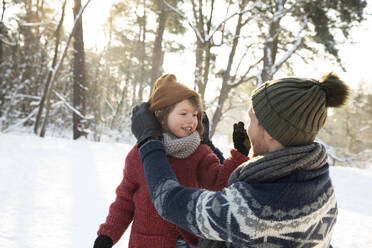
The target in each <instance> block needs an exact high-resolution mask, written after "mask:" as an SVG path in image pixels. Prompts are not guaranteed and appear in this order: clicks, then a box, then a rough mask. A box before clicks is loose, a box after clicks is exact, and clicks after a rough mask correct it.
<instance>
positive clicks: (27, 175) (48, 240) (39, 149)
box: [0, 134, 372, 248]
mask: <svg viewBox="0 0 372 248" xmlns="http://www.w3.org/2000/svg"><path fill="white" fill-rule="evenodd" d="M132 145H133V144H120V143H95V142H91V141H86V140H78V141H73V140H68V139H61V138H39V137H36V136H32V135H25V134H22V135H20V134H0V220H1V221H0V246H1V247H6V248H43V247H51V246H53V247H54V248H62V247H63V248H65V247H93V243H94V240H95V238H96V231H97V229H98V226H99V224H100V223H102V222H103V221H104V220H105V217H106V215H107V211H108V207H109V205H110V203H111V202H112V200H114V198H115V188H116V186H117V185H118V184H119V183H120V181H121V178H122V169H123V164H124V159H125V156H126V154H127V152H128V151H129V150H130V149H131V147H132ZM218 146H219V145H218V143H217V147H218ZM331 177H332V180H333V182H334V185H335V191H336V196H337V199H338V205H339V218H338V221H337V224H336V229H335V232H334V235H333V239H332V244H333V246H334V247H335V248H346V247H348V248H349V247H350V248H351V247H352V248H355V247H372V236H371V235H370V232H371V231H372V197H371V193H372V167H371V168H367V169H357V168H345V167H332V168H331ZM128 237H129V232H128V231H127V232H126V233H125V234H124V236H123V237H122V239H121V240H120V241H119V243H118V244H117V245H116V246H115V247H127V243H128Z"/></svg>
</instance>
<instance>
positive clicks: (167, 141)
mask: <svg viewBox="0 0 372 248" xmlns="http://www.w3.org/2000/svg"><path fill="white" fill-rule="evenodd" d="M163 137H164V147H165V153H166V154H167V155H169V156H172V157H175V158H179V159H184V158H187V157H189V156H190V155H191V154H193V153H194V152H195V151H196V149H198V146H199V145H200V136H199V133H198V132H197V131H195V132H193V133H192V134H190V135H189V136H187V137H184V138H178V137H176V136H174V135H172V134H169V133H163Z"/></svg>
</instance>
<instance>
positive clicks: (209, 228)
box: [140, 141, 337, 247]
mask: <svg viewBox="0 0 372 248" xmlns="http://www.w3.org/2000/svg"><path fill="white" fill-rule="evenodd" d="M140 155H141V158H142V161H143V166H144V171H145V177H146V181H147V184H148V187H149V191H150V194H151V197H152V200H153V203H154V206H155V208H156V209H157V211H158V213H159V214H160V216H162V217H163V218H164V219H166V220H168V221H169V222H172V223H174V224H176V225H178V226H179V227H182V228H183V229H185V230H188V231H190V232H192V233H194V234H196V235H198V236H199V237H202V238H205V239H212V240H220V241H227V242H228V244H227V246H228V247H329V246H330V241H331V236H332V231H333V227H334V224H335V221H336V217H337V204H336V198H335V195H334V191H333V187H332V183H331V180H330V177H329V168H328V164H326V159H325V161H323V162H322V164H321V166H320V167H318V168H316V169H311V170H306V169H305V170H294V171H292V172H291V173H289V174H287V175H285V176H284V177H282V178H278V179H275V180H274V181H273V182H270V183H252V184H250V183H246V182H243V181H238V182H235V183H232V184H231V185H230V186H229V187H227V188H225V189H223V190H222V191H219V192H212V191H208V190H202V189H192V188H187V187H183V186H181V185H180V184H179V183H178V181H177V178H176V177H175V175H174V173H173V171H172V169H171V168H170V167H169V166H168V162H167V160H166V159H164V158H165V156H164V148H163V145H162V143H161V142H160V141H150V142H147V143H145V144H144V145H143V146H142V147H141V149H140ZM305 162H306V163H310V164H311V163H312V160H306V161H305ZM247 163H248V164H246V165H244V164H243V165H242V166H241V167H243V166H248V167H249V164H250V162H247ZM241 167H239V168H241ZM273 171H275V170H273Z"/></svg>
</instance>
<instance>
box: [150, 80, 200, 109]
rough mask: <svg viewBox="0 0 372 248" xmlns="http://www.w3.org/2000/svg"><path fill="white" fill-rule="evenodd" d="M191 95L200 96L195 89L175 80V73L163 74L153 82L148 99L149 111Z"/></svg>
mask: <svg viewBox="0 0 372 248" xmlns="http://www.w3.org/2000/svg"><path fill="white" fill-rule="evenodd" d="M192 96H196V97H198V98H200V95H199V94H198V93H197V92H196V91H194V90H191V89H189V88H188V87H186V86H185V85H183V84H181V83H179V82H177V79H176V76H175V75H173V74H165V75H163V76H161V77H160V78H158V79H157V80H156V82H155V85H154V89H153V91H152V94H151V96H150V98H149V101H148V102H149V103H150V108H149V109H150V111H156V110H159V109H162V108H164V107H167V106H170V105H172V104H175V103H177V102H181V101H183V100H185V99H188V98H190V97H192Z"/></svg>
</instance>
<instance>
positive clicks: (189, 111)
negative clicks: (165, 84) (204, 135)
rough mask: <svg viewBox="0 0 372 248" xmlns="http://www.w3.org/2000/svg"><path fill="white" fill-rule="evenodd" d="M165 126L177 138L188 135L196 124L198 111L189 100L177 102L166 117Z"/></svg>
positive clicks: (194, 128)
mask: <svg viewBox="0 0 372 248" xmlns="http://www.w3.org/2000/svg"><path fill="white" fill-rule="evenodd" d="M167 126H168V129H169V130H170V131H171V133H172V134H173V135H176V136H177V137H178V138H184V137H187V136H189V135H190V134H191V133H193V132H194V131H195V130H196V127H197V126H198V111H197V110H196V108H195V107H194V106H193V105H192V103H191V102H190V101H189V100H187V99H186V100H183V101H182V102H179V103H177V104H176V105H175V106H174V108H173V110H172V111H171V112H170V113H169V115H168V118H167Z"/></svg>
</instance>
